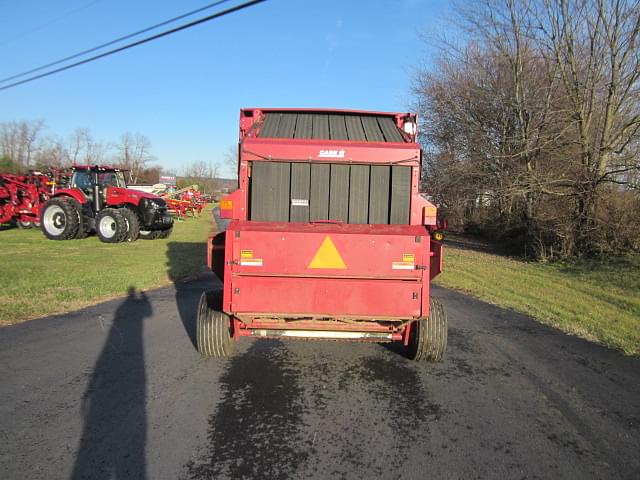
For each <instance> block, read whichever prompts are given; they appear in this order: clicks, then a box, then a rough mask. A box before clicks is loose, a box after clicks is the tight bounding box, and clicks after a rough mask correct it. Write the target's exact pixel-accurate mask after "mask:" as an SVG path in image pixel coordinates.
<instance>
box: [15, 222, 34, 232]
mask: <svg viewBox="0 0 640 480" xmlns="http://www.w3.org/2000/svg"><path fill="white" fill-rule="evenodd" d="M16 226H17V227H18V228H19V229H21V230H26V229H28V228H33V222H23V221H22V220H16Z"/></svg>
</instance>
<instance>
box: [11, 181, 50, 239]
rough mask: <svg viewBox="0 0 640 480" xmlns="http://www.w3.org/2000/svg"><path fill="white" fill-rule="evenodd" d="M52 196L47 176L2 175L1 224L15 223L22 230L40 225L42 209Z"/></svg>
mask: <svg viewBox="0 0 640 480" xmlns="http://www.w3.org/2000/svg"><path fill="white" fill-rule="evenodd" d="M50 195H51V182H50V180H49V178H48V177H47V176H46V175H43V174H41V173H38V172H32V173H30V174H28V175H12V174H0V223H6V222H15V224H16V225H17V226H18V227H20V228H31V227H32V226H39V225H40V207H41V206H42V204H43V203H44V202H46V201H47V200H48V199H49V196H50Z"/></svg>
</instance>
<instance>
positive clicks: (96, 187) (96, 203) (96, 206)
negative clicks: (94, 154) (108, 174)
mask: <svg viewBox="0 0 640 480" xmlns="http://www.w3.org/2000/svg"><path fill="white" fill-rule="evenodd" d="M98 180H99V175H98V166H97V165H96V166H95V168H94V176H93V211H94V213H96V214H97V213H98V212H99V211H100V183H99V182H98Z"/></svg>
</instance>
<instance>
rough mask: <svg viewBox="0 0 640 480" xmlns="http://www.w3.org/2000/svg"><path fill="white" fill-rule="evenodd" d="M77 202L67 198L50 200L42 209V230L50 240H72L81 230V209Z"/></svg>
mask: <svg viewBox="0 0 640 480" xmlns="http://www.w3.org/2000/svg"><path fill="white" fill-rule="evenodd" d="M76 204H77V202H74V201H72V199H70V198H66V197H55V198H52V199H51V200H49V201H48V202H47V203H46V204H45V205H44V208H43V209H42V215H41V216H40V230H42V233H44V235H45V236H46V237H47V238H48V239H49V240H71V239H73V238H76V235H77V234H78V230H79V229H80V228H81V216H80V215H81V214H80V209H79V208H77V207H76Z"/></svg>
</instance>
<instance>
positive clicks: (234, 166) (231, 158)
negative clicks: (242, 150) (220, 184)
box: [222, 145, 238, 178]
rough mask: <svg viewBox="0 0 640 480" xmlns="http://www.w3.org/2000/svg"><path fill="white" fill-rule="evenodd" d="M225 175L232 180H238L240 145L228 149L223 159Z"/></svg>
mask: <svg viewBox="0 0 640 480" xmlns="http://www.w3.org/2000/svg"><path fill="white" fill-rule="evenodd" d="M222 164H223V165H224V171H225V175H229V176H230V178H238V145H233V146H231V147H229V148H228V149H227V151H226V152H225V153H224V155H223V157H222Z"/></svg>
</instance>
